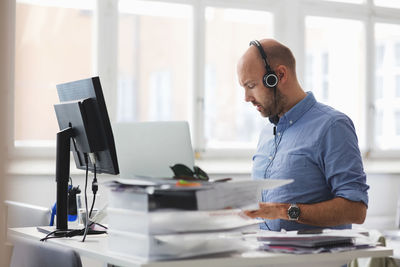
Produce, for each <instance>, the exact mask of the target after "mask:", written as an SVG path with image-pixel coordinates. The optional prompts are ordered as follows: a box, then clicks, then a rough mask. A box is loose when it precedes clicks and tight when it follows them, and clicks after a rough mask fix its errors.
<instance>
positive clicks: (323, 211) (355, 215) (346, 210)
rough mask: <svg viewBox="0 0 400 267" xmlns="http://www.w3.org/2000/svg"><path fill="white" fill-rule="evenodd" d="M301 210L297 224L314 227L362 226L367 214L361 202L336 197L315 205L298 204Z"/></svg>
mask: <svg viewBox="0 0 400 267" xmlns="http://www.w3.org/2000/svg"><path fill="white" fill-rule="evenodd" d="M298 206H299V207H300V210H301V214H300V218H299V222H300V223H304V224H309V225H315V226H322V227H324V226H336V225H342V224H352V223H357V224H362V223H363V222H364V220H365V216H366V214H367V207H366V206H365V204H364V203H363V202H354V201H350V200H347V199H345V198H341V197H337V198H334V199H331V200H328V201H324V202H320V203H316V204H298Z"/></svg>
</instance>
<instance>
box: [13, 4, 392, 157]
mask: <svg viewBox="0 0 400 267" xmlns="http://www.w3.org/2000/svg"><path fill="white" fill-rule="evenodd" d="M286 3H287V1H274V0H265V1H258V0H248V1H226V0H213V1H201V0H192V1H176V0H87V1H79V0H52V1H49V0H17V2H16V32H15V91H14V92H13V95H14V120H13V125H12V126H13V127H10V128H12V129H13V130H12V136H13V137H14V141H15V145H16V146H17V147H18V148H22V150H23V149H24V148H26V147H32V146H35V147H36V148H37V150H35V149H34V148H30V149H32V150H30V151H34V152H32V153H31V154H32V155H35V153H37V154H40V153H44V152H41V151H45V149H43V147H46V146H47V147H52V146H54V143H55V142H54V140H55V134H56V132H57V131H58V127H57V122H56V117H55V114H54V110H53V104H55V103H57V102H58V99H57V93H56V84H58V83H62V82H66V81H72V80H78V79H82V78H87V77H90V76H96V75H100V78H101V80H102V84H103V90H104V91H105V97H106V102H107V106H108V111H109V114H110V118H111V120H112V122H116V121H124V122H134V121H149V120H187V121H189V123H190V126H191V131H192V134H193V135H194V136H193V145H194V148H195V149H196V150H197V151H199V152H200V155H201V156H204V158H207V157H211V156H212V155H217V156H221V157H222V158H225V157H227V156H229V157H236V156H238V157H243V158H246V159H247V160H249V159H250V157H251V156H250V154H249V153H252V151H254V149H255V148H256V142H257V139H258V136H259V133H260V131H261V129H262V128H263V127H265V126H266V125H270V124H269V122H268V120H267V119H266V118H262V117H261V116H260V114H259V113H258V112H257V111H256V110H255V109H254V107H253V106H252V105H251V104H249V103H246V102H245V101H244V90H243V88H241V87H240V86H239V84H238V81H237V74H236V64H237V61H238V59H239V57H240V56H241V55H242V54H243V53H244V52H245V50H246V49H247V48H248V45H249V42H250V41H251V40H254V39H262V38H275V39H277V40H278V41H281V42H282V43H284V44H286V45H287V46H288V47H289V48H290V49H291V50H292V51H293V53H294V55H295V57H296V62H297V74H298V79H299V81H300V84H301V86H302V87H303V88H304V89H305V90H306V91H312V92H314V94H315V96H316V98H317V100H318V101H321V102H323V103H326V104H328V105H331V106H332V107H334V108H336V109H338V110H340V111H342V112H344V113H346V114H347V115H349V116H350V118H351V119H352V120H353V122H354V124H355V127H356V131H357V134H358V137H359V143H360V147H361V149H362V151H372V152H374V151H378V152H379V151H383V152H386V151H387V150H395V151H394V152H395V153H400V131H399V127H400V126H399V120H400V119H399V112H400V20H399V19H398V18H399V17H400V1H397V0H392V1H390V0H323V1H321V0H296V1H293V3H291V5H286ZM99 73H100V74H99ZM267 127H268V126H267ZM271 132H272V131H271ZM41 149H42V150H41ZM51 149H52V148H51ZM53 150H54V149H53ZM245 151H247V153H245ZM214 152H215V153H214ZM368 155H373V156H374V155H378V156H379V153H375V154H374V153H368Z"/></svg>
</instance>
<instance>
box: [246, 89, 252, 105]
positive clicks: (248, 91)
mask: <svg viewBox="0 0 400 267" xmlns="http://www.w3.org/2000/svg"><path fill="white" fill-rule="evenodd" d="M253 100H254V97H253V95H252V94H251V92H250V90H249V89H246V90H245V91H244V101H246V102H251V101H253Z"/></svg>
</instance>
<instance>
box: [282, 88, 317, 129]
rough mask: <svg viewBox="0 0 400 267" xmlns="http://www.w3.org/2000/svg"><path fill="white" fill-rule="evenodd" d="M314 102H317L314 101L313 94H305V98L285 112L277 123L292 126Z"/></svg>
mask: <svg viewBox="0 0 400 267" xmlns="http://www.w3.org/2000/svg"><path fill="white" fill-rule="evenodd" d="M316 102H317V100H315V97H314V94H313V93H312V92H307V96H306V97H305V98H303V99H302V100H301V101H300V102H299V103H297V104H296V105H295V106H294V107H292V108H291V109H290V110H289V111H288V112H286V113H285V114H284V115H283V116H282V117H281V119H280V120H279V123H280V122H282V123H286V122H289V123H290V124H294V123H295V122H296V121H297V120H298V119H300V118H301V117H302V116H303V115H304V113H306V112H307V111H308V110H309V109H310V108H311V107H312V106H313V105H314V104H315V103H316Z"/></svg>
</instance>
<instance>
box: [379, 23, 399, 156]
mask: <svg viewBox="0 0 400 267" xmlns="http://www.w3.org/2000/svg"><path fill="white" fill-rule="evenodd" d="M375 40H376V43H377V46H376V55H377V62H379V64H377V65H376V68H375V73H376V74H375V75H376V79H377V81H379V82H380V83H381V84H380V88H376V90H377V91H378V92H379V91H380V90H381V91H382V93H380V94H381V96H382V97H381V98H377V99H375V102H374V106H375V109H374V110H375V112H377V113H378V114H380V113H381V114H383V116H380V117H381V119H382V123H381V126H380V127H382V129H381V131H382V134H381V135H377V136H375V145H376V146H377V148H379V149H383V150H388V149H390V150H392V149H399V148H400V134H399V131H397V125H398V122H397V121H398V111H397V110H399V109H400V99H399V98H398V95H399V90H400V89H399V86H400V85H399V82H400V64H399V61H400V55H399V54H400V53H399V49H400V48H399V47H400V46H399V44H400V25H394V24H386V23H378V24H376V26H375ZM382 51H384V52H382Z"/></svg>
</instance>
